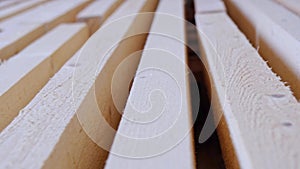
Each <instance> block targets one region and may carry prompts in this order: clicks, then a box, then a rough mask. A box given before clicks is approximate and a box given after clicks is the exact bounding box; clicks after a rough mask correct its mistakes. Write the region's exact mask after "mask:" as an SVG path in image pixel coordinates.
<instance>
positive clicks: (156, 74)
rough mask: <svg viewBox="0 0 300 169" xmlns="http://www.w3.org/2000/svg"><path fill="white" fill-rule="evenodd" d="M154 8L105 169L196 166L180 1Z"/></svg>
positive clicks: (164, 0) (163, 0)
mask: <svg viewBox="0 0 300 169" xmlns="http://www.w3.org/2000/svg"><path fill="white" fill-rule="evenodd" d="M156 12H158V14H156V15H155V16H154V20H153V23H152V26H151V30H150V32H151V33H150V35H149V37H148V38H147V43H146V45H145V48H144V52H143V54H142V58H141V61H140V64H139V67H138V70H137V73H136V76H135V78H134V82H133V85H132V88H131V91H130V95H129V97H128V101H127V104H126V107H125V110H124V113H123V118H122V119H121V122H120V125H119V128H118V133H117V135H116V137H115V139H114V142H113V145H112V148H111V153H110V155H109V157H108V160H107V162H106V166H105V168H106V169H118V168H130V169H140V168H143V169H148V168H149V169H150V168H156V169H164V168H172V169H177V168H178V169H182V168H184V169H191V168H195V163H194V158H195V157H194V147H193V136H192V133H191V132H190V129H191V128H192V124H191V123H192V122H191V116H192V112H191V107H190V106H191V103H190V102H189V98H188V97H189V94H188V92H189V90H188V88H189V87H188V86H189V78H188V76H187V69H186V68H187V67H186V66H187V65H186V59H187V58H186V51H185V43H184V42H180V40H183V41H184V40H185V22H184V21H182V20H181V19H180V18H184V1H183V0H161V1H160V3H159V6H158V8H157V10H156ZM170 16H174V17H170ZM175 17H176V18H175ZM170 30H172V31H170ZM158 34H159V35H158ZM160 35H163V36H160ZM170 37H171V38H170ZM172 37H173V38H176V39H172ZM123 69H124V70H126V68H123ZM122 72H123V71H122V70H120V73H119V76H122ZM115 76H118V74H117V75H115ZM116 78H117V77H116ZM115 85H118V83H117V82H116V84H115ZM113 86H114V85H113ZM155 91H157V93H156V94H155ZM116 97H117V96H116ZM152 120H153V121H152ZM145 157H147V158H145Z"/></svg>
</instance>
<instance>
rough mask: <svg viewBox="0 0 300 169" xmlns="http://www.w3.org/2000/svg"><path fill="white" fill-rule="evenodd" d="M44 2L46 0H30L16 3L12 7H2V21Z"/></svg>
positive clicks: (0, 15) (0, 11) (0, 14)
mask: <svg viewBox="0 0 300 169" xmlns="http://www.w3.org/2000/svg"><path fill="white" fill-rule="evenodd" d="M43 2H44V0H28V1H25V2H23V3H19V4H16V5H14V6H12V7H9V8H5V9H2V10H0V21H2V20H5V19H7V18H9V17H12V16H15V15H18V14H20V13H22V12H24V11H26V10H29V9H31V8H33V7H36V6H38V5H40V4H41V3H43Z"/></svg>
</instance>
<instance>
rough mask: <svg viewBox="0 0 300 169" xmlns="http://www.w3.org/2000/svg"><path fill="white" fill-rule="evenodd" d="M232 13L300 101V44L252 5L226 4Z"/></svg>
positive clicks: (237, 0)
mask: <svg viewBox="0 0 300 169" xmlns="http://www.w3.org/2000/svg"><path fill="white" fill-rule="evenodd" d="M225 2H226V5H227V7H228V12H229V14H230V16H231V17H232V18H233V20H234V21H235V22H236V23H237V25H238V26H239V28H240V29H241V30H242V31H243V32H244V33H245V35H246V36H247V37H248V38H249V39H250V41H251V42H252V44H253V45H254V46H255V47H256V48H258V51H259V53H260V54H261V56H262V57H263V58H264V59H265V60H266V61H267V62H268V64H269V66H270V67H272V69H273V70H274V72H276V73H277V74H278V75H279V76H280V77H281V78H282V80H283V81H285V82H287V84H288V85H289V86H291V89H292V91H293V92H294V95H295V96H296V97H297V98H298V99H300V66H299V65H300V57H299V53H300V41H298V40H297V39H296V38H295V37H293V36H291V35H290V34H289V33H288V32H286V31H285V30H284V29H283V28H281V27H280V26H279V25H277V24H276V23H274V22H273V21H272V20H271V19H270V18H268V17H267V16H266V15H265V14H263V13H262V12H261V11H259V10H258V9H257V8H256V7H255V6H254V5H253V4H251V3H250V2H249V1H245V0H243V1H241V0H226V1H225Z"/></svg>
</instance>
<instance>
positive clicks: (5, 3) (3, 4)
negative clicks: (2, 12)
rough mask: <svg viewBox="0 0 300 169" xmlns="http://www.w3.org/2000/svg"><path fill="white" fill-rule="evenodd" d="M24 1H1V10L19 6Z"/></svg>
mask: <svg viewBox="0 0 300 169" xmlns="http://www.w3.org/2000/svg"><path fill="white" fill-rule="evenodd" d="M22 2H23V1H20V0H9V1H0V9H5V8H8V7H11V6H14V5H17V4H19V3H22Z"/></svg>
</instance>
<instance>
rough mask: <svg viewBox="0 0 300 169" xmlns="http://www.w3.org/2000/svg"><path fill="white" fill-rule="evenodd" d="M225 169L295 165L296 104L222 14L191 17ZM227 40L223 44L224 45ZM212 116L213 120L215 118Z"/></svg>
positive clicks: (298, 123)
mask: <svg viewBox="0 0 300 169" xmlns="http://www.w3.org/2000/svg"><path fill="white" fill-rule="evenodd" d="M196 22H197V26H198V28H199V39H200V40H201V44H202V45H201V48H202V57H203V61H204V64H205V65H206V68H207V70H208V74H209V76H210V79H211V81H210V83H211V89H212V91H211V94H212V105H213V111H214V113H215V117H220V115H221V114H222V113H223V118H222V119H221V122H220V124H219V127H218V134H219V137H220V142H221V147H222V150H223V151H222V153H223V155H224V160H225V162H226V165H227V167H228V168H245V169H248V168H249V169H252V168H257V169H265V168H278V169H281V168H299V166H300V163H299V161H300V156H297V155H296V154H299V153H300V147H299V144H298V141H299V139H300V136H299V134H297V133H299V128H300V120H299V116H300V113H299V112H300V105H299V103H298V102H297V100H296V99H295V98H294V96H293V95H292V93H291V91H290V90H289V88H287V87H286V86H285V85H284V83H282V82H281V81H280V79H279V78H278V77H277V76H276V75H275V74H274V73H273V72H272V71H271V70H270V68H269V67H268V65H267V64H266V62H265V61H264V60H263V59H262V58H261V57H260V56H259V54H258V53H257V51H256V50H255V49H254V48H253V47H252V46H251V44H250V43H249V42H248V40H247V38H246V37H245V36H244V35H243V34H242V33H241V32H240V31H239V30H238V28H237V26H236V25H235V24H234V23H233V22H232V21H231V20H230V18H229V17H228V16H227V15H226V14H225V13H217V14H204V15H196ZM225 41H226V43H224V42H225ZM216 120H217V118H216Z"/></svg>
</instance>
